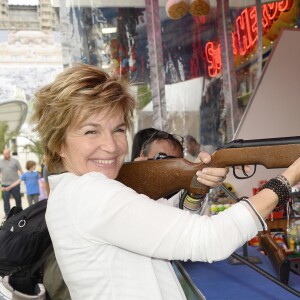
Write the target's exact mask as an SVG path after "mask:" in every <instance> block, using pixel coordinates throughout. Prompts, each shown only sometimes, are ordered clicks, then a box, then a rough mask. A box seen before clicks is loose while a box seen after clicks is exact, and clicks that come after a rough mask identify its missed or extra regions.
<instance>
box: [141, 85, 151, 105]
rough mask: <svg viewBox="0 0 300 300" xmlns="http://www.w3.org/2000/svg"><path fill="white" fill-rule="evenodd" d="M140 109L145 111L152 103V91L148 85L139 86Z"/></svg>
mask: <svg viewBox="0 0 300 300" xmlns="http://www.w3.org/2000/svg"><path fill="white" fill-rule="evenodd" d="M138 101H139V102H138V109H143V108H144V107H145V106H146V105H147V104H148V103H149V102H150V101H151V90H150V88H149V86H148V85H147V84H141V85H139V86H138Z"/></svg>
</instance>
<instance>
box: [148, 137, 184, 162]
mask: <svg viewBox="0 0 300 300" xmlns="http://www.w3.org/2000/svg"><path fill="white" fill-rule="evenodd" d="M159 152H162V153H165V154H166V155H167V156H174V157H182V155H183V153H182V151H181V149H180V148H179V147H174V145H173V144H172V143H171V142H170V141H168V140H167V139H162V140H155V141H153V142H152V143H151V145H150V148H149V153H148V155H147V157H148V158H154V157H155V156H156V155H157V154H158V153H159Z"/></svg>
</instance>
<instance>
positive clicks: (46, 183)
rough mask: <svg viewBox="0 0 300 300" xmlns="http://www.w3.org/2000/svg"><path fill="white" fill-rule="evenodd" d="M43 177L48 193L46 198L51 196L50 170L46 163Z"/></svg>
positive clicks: (46, 192)
mask: <svg viewBox="0 0 300 300" xmlns="http://www.w3.org/2000/svg"><path fill="white" fill-rule="evenodd" d="M42 176H43V179H44V187H45V194H46V198H48V197H49V194H50V186H49V179H48V177H49V172H48V167H47V165H46V164H44V168H43V174H42Z"/></svg>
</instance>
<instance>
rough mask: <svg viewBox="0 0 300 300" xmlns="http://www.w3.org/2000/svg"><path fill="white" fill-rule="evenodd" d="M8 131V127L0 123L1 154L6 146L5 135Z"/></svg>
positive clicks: (4, 123)
mask: <svg viewBox="0 0 300 300" xmlns="http://www.w3.org/2000/svg"><path fill="white" fill-rule="evenodd" d="M7 130H8V125H7V123H6V122H0V151H1V153H2V151H3V149H4V148H5V145H6V139H5V137H6V133H7Z"/></svg>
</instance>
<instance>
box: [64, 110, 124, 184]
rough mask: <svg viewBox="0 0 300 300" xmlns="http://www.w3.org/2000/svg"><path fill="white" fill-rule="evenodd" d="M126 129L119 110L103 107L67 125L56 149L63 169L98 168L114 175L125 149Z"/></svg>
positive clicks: (80, 173)
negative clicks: (80, 121) (82, 120)
mask: <svg viewBox="0 0 300 300" xmlns="http://www.w3.org/2000/svg"><path fill="white" fill-rule="evenodd" d="M126 130H127V127H126V125H125V123H124V117H123V115H122V114H121V113H116V114H114V115H112V114H108V113H107V112H106V111H103V112H100V113H96V114H95V115H92V116H91V117H89V118H88V119H87V120H85V121H84V122H83V123H82V124H80V125H77V126H75V127H74V128H72V129H69V130H68V131H67V133H66V138H65V142H64V144H63V146H62V149H61V153H60V155H61V157H62V160H63V164H64V167H65V169H66V171H69V172H72V173H75V174H77V175H83V174H86V173H88V172H100V173H103V174H104V175H106V176H107V177H108V178H111V179H115V178H116V177H117V175H118V173H119V170H120V168H121V166H122V164H123V161H124V158H125V155H126V153H127V149H128V143H127V137H126Z"/></svg>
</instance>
